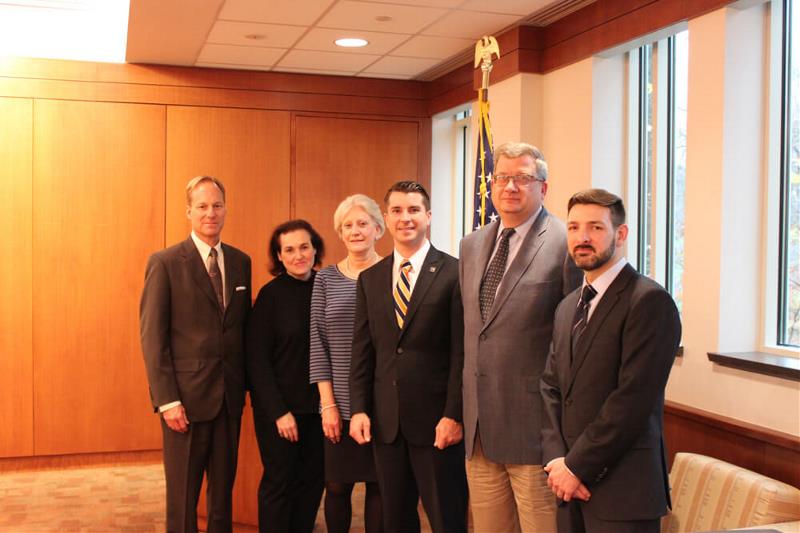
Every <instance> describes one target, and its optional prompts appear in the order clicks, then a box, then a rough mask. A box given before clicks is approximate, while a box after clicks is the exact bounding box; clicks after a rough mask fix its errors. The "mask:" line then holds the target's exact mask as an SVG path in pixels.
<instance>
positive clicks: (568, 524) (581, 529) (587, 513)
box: [556, 500, 661, 533]
mask: <svg viewBox="0 0 800 533" xmlns="http://www.w3.org/2000/svg"><path fill="white" fill-rule="evenodd" d="M556 523H557V528H558V533H659V531H661V519H659V518H655V519H653V520H630V521H615V520H611V521H609V520H600V519H599V518H598V517H597V516H595V515H594V513H592V511H591V510H589V509H588V508H587V507H586V505H584V504H583V502H581V501H580V500H572V501H569V502H564V503H562V504H561V505H559V506H558V508H557V509H556Z"/></svg>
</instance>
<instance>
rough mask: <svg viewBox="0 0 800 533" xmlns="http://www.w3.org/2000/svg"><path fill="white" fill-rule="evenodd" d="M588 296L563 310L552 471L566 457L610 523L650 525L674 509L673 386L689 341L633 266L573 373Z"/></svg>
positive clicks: (553, 361)
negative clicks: (574, 328) (669, 395)
mask: <svg viewBox="0 0 800 533" xmlns="http://www.w3.org/2000/svg"><path fill="white" fill-rule="evenodd" d="M579 297H580V289H578V290H576V291H575V292H573V293H571V294H570V295H569V296H567V297H566V298H565V299H564V301H562V302H561V304H560V305H559V306H558V309H557V310H556V317H555V328H554V332H553V347H552V351H551V353H550V356H549V358H548V361H547V366H546V368H545V371H544V374H543V375H542V382H541V391H542V397H543V400H544V405H545V419H544V421H543V424H542V426H543V427H542V447H543V453H544V457H543V462H544V464H547V463H548V462H549V461H550V460H552V459H554V458H556V457H562V456H564V457H566V463H567V466H568V467H569V468H570V470H572V472H573V473H574V474H575V475H576V476H578V477H579V478H580V479H581V481H583V483H584V484H585V485H586V486H587V488H588V489H589V490H590V491H591V493H592V497H591V499H590V500H589V502H587V503H586V504H585V505H587V506H589V507H590V508H591V509H592V510H593V512H594V514H595V515H596V516H597V517H598V518H600V519H602V520H649V519H654V518H658V517H659V516H662V515H664V514H665V513H666V512H667V508H668V507H669V505H670V497H669V480H668V478H667V466H666V453H665V450H664V437H663V413H664V387H665V386H666V384H667V379H668V378H669V373H670V370H671V369H672V362H673V360H674V358H675V353H676V351H677V349H678V344H679V342H680V338H681V323H680V317H679V316H678V310H677V308H676V307H675V302H673V300H672V297H671V296H670V295H669V293H667V291H665V290H664V289H663V288H662V287H661V286H660V285H658V284H657V283H655V282H654V281H652V280H651V279H649V278H647V277H645V276H642V275H640V274H638V273H637V272H636V271H635V270H634V268H633V267H632V266H630V265H626V266H625V267H624V268H623V270H622V271H621V272H620V273H619V275H618V276H617V278H616V279H615V280H614V281H613V282H612V283H611V286H610V287H609V288H608V290H607V291H606V293H605V294H604V295H603V297H602V299H601V300H600V302H599V303H598V304H597V308H596V309H595V310H594V313H593V314H592V317H591V319H590V320H589V323H588V325H587V328H586V330H585V331H584V333H583V334H582V336H581V338H580V341H579V343H578V346H577V348H576V353H575V354H574V357H573V360H572V364H570V344H571V339H570V334H571V331H570V330H571V325H572V318H573V316H574V314H575V310H576V307H577V304H578V299H579Z"/></svg>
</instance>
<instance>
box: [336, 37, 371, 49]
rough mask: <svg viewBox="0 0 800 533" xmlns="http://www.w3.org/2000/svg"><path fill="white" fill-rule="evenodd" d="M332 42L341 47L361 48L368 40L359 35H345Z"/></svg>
mask: <svg viewBox="0 0 800 533" xmlns="http://www.w3.org/2000/svg"><path fill="white" fill-rule="evenodd" d="M333 44H335V45H336V46H341V47H342V48H361V47H362V46H367V45H368V44H369V41H367V40H366V39H361V38H359V37H346V38H343V39H336V40H335V41H333Z"/></svg>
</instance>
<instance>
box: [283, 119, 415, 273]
mask: <svg viewBox="0 0 800 533" xmlns="http://www.w3.org/2000/svg"><path fill="white" fill-rule="evenodd" d="M295 132H296V133H295V150H294V161H295V183H296V194H295V196H294V205H295V211H294V212H295V216H296V217H298V218H305V219H306V220H308V221H309V222H310V223H311V224H312V225H313V226H314V228H315V229H316V230H317V231H319V233H320V234H321V235H322V237H323V239H324V240H325V247H326V249H327V251H326V258H325V264H331V263H336V262H337V261H339V260H341V259H342V258H343V257H344V256H345V253H346V252H345V248H344V245H343V244H342V242H341V240H340V239H339V236H338V235H337V234H336V232H335V231H334V230H333V212H334V211H335V210H336V207H337V206H338V205H339V203H340V202H341V201H342V200H344V199H345V198H346V197H347V196H349V195H351V194H355V193H363V194H366V195H367V196H370V197H372V198H373V199H374V200H375V201H376V202H378V205H380V206H381V209H383V196H384V194H386V189H388V188H389V186H390V185H391V184H392V183H394V182H396V181H398V180H401V179H415V180H416V179H419V177H420V174H422V176H423V178H424V177H425V176H426V175H427V174H429V171H428V172H425V171H422V170H421V167H422V166H425V165H426V166H427V167H430V159H428V160H427V162H424V161H422V160H423V159H424V158H421V157H420V153H419V152H420V150H419V137H420V136H421V133H420V125H419V123H418V122H405V121H401V120H368V119H355V118H330V117H312V116H297V117H296V118H295ZM424 181H425V180H424V179H423V182H424ZM426 185H427V184H426ZM391 250H392V243H391V236H390V235H389V234H388V232H387V234H386V235H385V236H384V237H383V238H381V240H380V241H378V252H379V253H380V254H381V255H386V254H387V253H390V252H391Z"/></svg>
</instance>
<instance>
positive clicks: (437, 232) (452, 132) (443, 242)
mask: <svg viewBox="0 0 800 533" xmlns="http://www.w3.org/2000/svg"><path fill="white" fill-rule="evenodd" d="M471 115H472V109H471V106H470V104H467V105H463V106H459V107H456V108H453V109H448V110H447V111H443V112H441V113H439V114H437V115H435V116H434V117H433V118H432V120H431V137H432V146H433V150H432V152H431V190H430V194H431V208H432V210H433V213H434V217H433V222H432V224H431V241H432V242H433V243H435V245H436V247H437V248H439V249H440V250H444V251H446V252H448V253H450V254H452V255H458V246H459V242H460V241H461V237H463V236H464V233H465V231H466V229H467V228H469V226H468V225H465V220H467V219H468V220H469V221H468V222H466V224H470V223H471V222H472V213H471V211H470V209H468V208H466V209H465V206H471V205H472V196H471V194H472V193H471V190H472V180H473V178H472V172H473V171H474V166H473V165H474V164H475V163H474V160H472V157H473V156H472V153H473V152H472V150H473V146H474V139H473V138H472V125H471Z"/></svg>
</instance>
